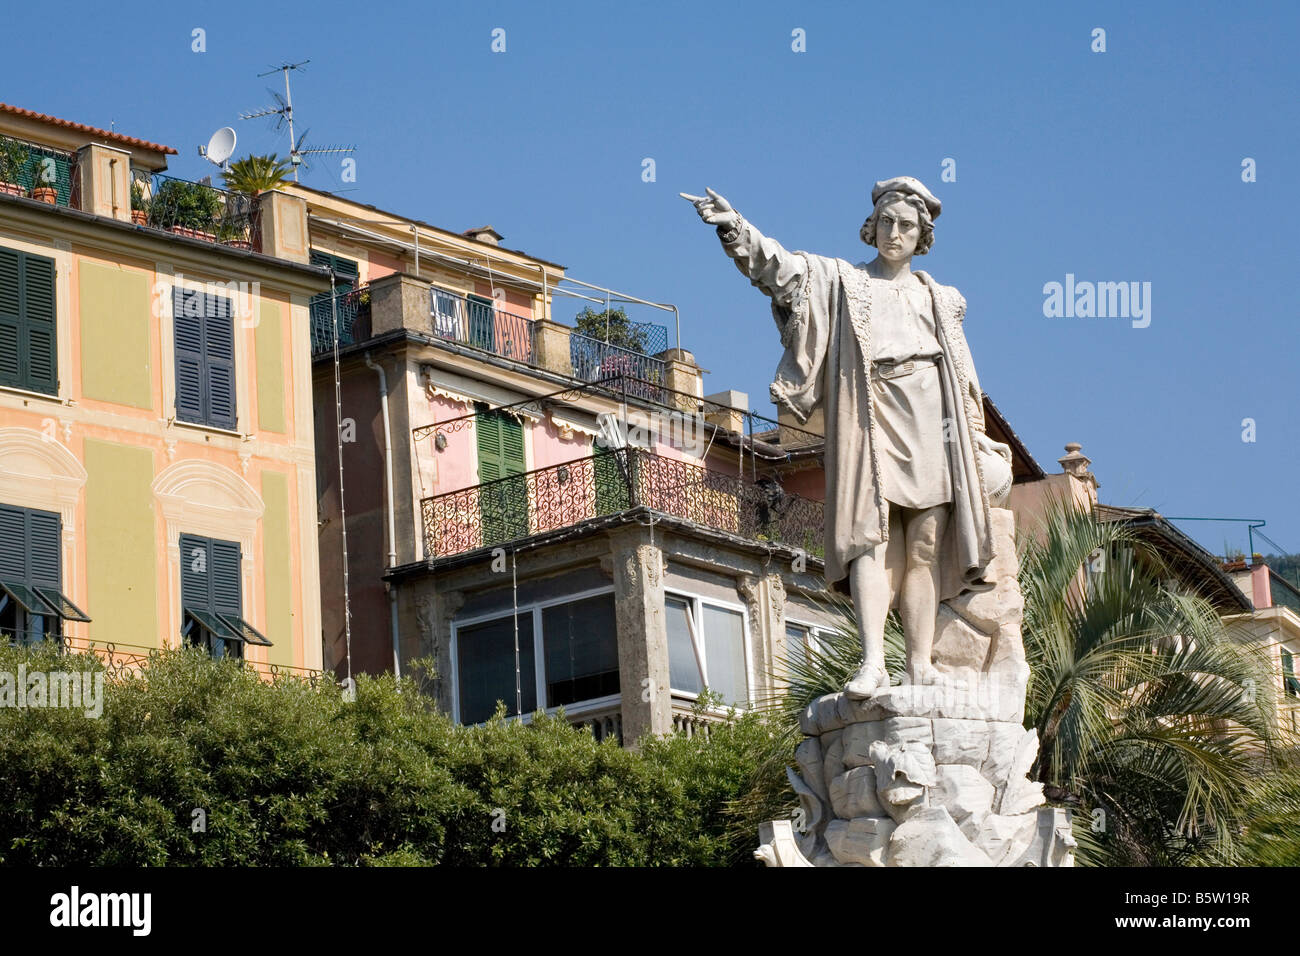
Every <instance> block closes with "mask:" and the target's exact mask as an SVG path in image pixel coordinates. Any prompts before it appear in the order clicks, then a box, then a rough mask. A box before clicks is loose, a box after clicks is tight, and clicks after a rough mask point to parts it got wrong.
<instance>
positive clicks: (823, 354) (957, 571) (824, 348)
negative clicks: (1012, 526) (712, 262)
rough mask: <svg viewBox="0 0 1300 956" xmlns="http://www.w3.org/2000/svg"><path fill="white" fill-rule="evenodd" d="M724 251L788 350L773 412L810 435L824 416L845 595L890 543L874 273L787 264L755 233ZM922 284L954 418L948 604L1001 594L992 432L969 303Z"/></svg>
mask: <svg viewBox="0 0 1300 956" xmlns="http://www.w3.org/2000/svg"><path fill="white" fill-rule="evenodd" d="M723 248H724V249H726V251H727V254H728V255H730V256H731V257H732V258H733V259H734V260H735V262H736V265H737V267H738V268H739V269H740V271H741V272H743V273H744V274H745V275H746V276H747V277H748V278H749V279H750V281H751V282H752V283H753V284H754V285H755V286H757V287H758V288H760V289H762V290H763V291H764V292H765V293H767V294H768V295H769V296H770V297H771V299H772V315H773V318H774V319H775V320H776V325H777V328H778V329H779V331H780V333H781V344H782V346H783V347H784V349H785V352H784V354H783V355H782V356H781V361H780V364H779V365H778V367H777V370H776V375H775V381H773V383H772V386H771V394H772V400H773V401H775V402H777V403H779V404H781V405H784V406H785V407H786V408H788V409H789V410H790V411H791V413H792V414H793V415H794V416H795V418H796V419H797V420H798V421H799V422H801V423H803V422H806V421H807V420H808V418H809V416H810V415H812V414H813V412H815V411H816V410H817V409H818V408H821V409H822V410H823V411H824V412H825V422H826V451H825V468H826V504H825V517H826V530H825V564H826V581H827V583H828V584H830V585H832V586H836V587H838V588H839V589H841V590H847V577H848V567H849V563H850V562H851V561H853V560H854V559H855V558H857V557H859V556H861V555H862V554H865V553H866V552H868V551H869V550H871V549H872V548H874V547H875V546H876V545H878V544H881V543H882V542H884V541H886V540H887V539H888V536H889V524H888V518H887V516H888V506H887V504H886V502H885V500H884V498H883V496H882V495H881V492H880V481H879V474H880V471H879V459H878V454H877V450H878V448H879V445H878V443H877V441H876V419H875V413H874V409H873V407H872V406H873V402H872V397H871V388H870V386H869V383H868V381H867V370H868V369H869V367H870V359H871V355H872V347H871V299H872V280H871V277H870V276H869V275H868V273H867V271H866V263H860V264H858V265H857V266H854V265H851V264H850V263H849V262H847V261H845V260H843V259H832V258H829V257H825V256H817V255H812V254H809V253H804V252H793V253H791V252H788V251H786V250H785V249H783V248H782V247H781V246H780V244H779V243H777V242H776V241H775V240H772V239H770V238H767V237H765V236H763V235H762V234H760V233H759V232H758V230H757V229H755V228H754V227H753V226H752V225H751V224H750V223H748V222H745V223H744V224H743V227H742V229H741V232H740V234H739V235H738V236H737V238H736V239H735V241H733V242H729V243H724V244H723ZM916 274H917V275H918V276H920V277H921V279H922V280H923V281H924V282H925V284H926V286H927V288H929V290H930V296H931V300H932V303H933V307H934V317H935V329H936V332H937V336H938V339H939V344H940V346H942V348H943V356H944V357H943V360H942V362H941V363H940V372H941V373H942V374H941V376H940V378H941V380H942V382H943V389H944V409H945V415H947V416H949V417H951V418H952V425H951V427H950V428H949V430H948V434H949V435H950V436H951V439H952V440H951V442H949V443H948V455H949V459H948V460H949V466H950V473H951V476H952V486H953V501H952V504H951V512H950V516H949V519H948V522H947V526H946V528H945V531H944V540H943V542H942V543H941V545H940V551H939V560H940V562H941V569H942V575H941V581H940V591H941V593H940V595H939V597H940V600H947V599H949V598H951V597H955V596H956V595H957V594H959V593H961V592H962V591H965V590H983V589H986V588H989V587H992V584H991V583H990V582H987V581H985V580H984V577H983V575H984V569H985V567H986V566H987V565H988V563H989V562H990V561H991V560H992V559H993V554H994V550H993V536H992V533H991V531H992V520H991V516H990V513H989V501H988V495H987V492H986V490H985V486H984V482H983V478H982V474H981V470H980V462H979V455H978V454H977V452H976V438H975V435H976V432H982V431H983V430H984V414H983V400H982V396H981V393H980V388H979V381H978V379H977V378H976V375H975V368H974V363H973V362H972V361H971V357H970V349H969V347H968V346H967V344H966V337H965V335H964V334H963V332H962V327H961V323H962V319H963V317H964V316H965V312H966V300H965V299H964V298H963V297H962V295H961V293H959V292H958V291H957V290H956V289H954V288H952V287H950V286H944V285H940V284H939V283H937V282H935V281H934V280H933V279H932V278H931V277H930V276H929V275H927V274H926V273H924V272H920V271H917V273H916ZM953 409H957V410H958V413H957V414H954V413H953Z"/></svg>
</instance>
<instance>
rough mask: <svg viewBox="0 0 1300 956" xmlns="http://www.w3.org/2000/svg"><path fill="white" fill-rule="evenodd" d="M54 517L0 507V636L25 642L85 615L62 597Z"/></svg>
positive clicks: (53, 634)
mask: <svg viewBox="0 0 1300 956" xmlns="http://www.w3.org/2000/svg"><path fill="white" fill-rule="evenodd" d="M60 524H61V521H60V518H59V515H58V514H57V513H56V512H53V511H33V510H31V509H29V508H14V507H11V506H9V505H0V636H2V637H3V638H4V640H6V641H9V642H11V643H17V644H31V643H34V642H36V641H40V640H44V639H45V638H54V639H56V640H57V639H58V638H60V637H62V635H63V622H64V621H82V622H88V621H89V620H90V618H88V617H86V615H85V614H84V613H82V611H81V609H80V608H78V607H77V606H76V605H75V604H73V603H72V602H71V601H69V600H68V599H67V598H66V597H64V595H63V583H62V575H61V573H60V572H61V570H62V569H61V568H60V561H59V554H60V541H61V539H62V534H61V528H60Z"/></svg>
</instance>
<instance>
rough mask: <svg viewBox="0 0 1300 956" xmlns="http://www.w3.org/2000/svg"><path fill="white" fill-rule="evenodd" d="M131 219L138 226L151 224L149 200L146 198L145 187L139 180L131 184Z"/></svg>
mask: <svg viewBox="0 0 1300 956" xmlns="http://www.w3.org/2000/svg"><path fill="white" fill-rule="evenodd" d="M131 221H132V222H133V223H135V224H136V225H137V226H147V225H149V200H147V199H145V198H144V187H143V186H141V185H140V183H139V182H134V183H132V184H131Z"/></svg>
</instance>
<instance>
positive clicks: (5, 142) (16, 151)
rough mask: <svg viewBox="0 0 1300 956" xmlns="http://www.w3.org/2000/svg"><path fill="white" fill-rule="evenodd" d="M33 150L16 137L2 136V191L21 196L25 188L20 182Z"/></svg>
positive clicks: (0, 186) (0, 151)
mask: <svg viewBox="0 0 1300 956" xmlns="http://www.w3.org/2000/svg"><path fill="white" fill-rule="evenodd" d="M30 157H31V152H30V151H29V150H28V149H27V147H26V146H24V145H23V144H22V143H20V142H18V140H16V139H9V138H8V137H0V193H7V194H8V195H10V196H21V195H22V194H23V193H24V192H26V190H25V189H23V187H22V186H21V185H20V184H19V180H20V179H21V178H22V175H23V170H24V169H26V168H27V160H28V159H29V158H30Z"/></svg>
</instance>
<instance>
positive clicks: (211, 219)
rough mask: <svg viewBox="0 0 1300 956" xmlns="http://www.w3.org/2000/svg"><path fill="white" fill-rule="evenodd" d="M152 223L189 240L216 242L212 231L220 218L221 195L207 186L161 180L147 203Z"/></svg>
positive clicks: (181, 181)
mask: <svg viewBox="0 0 1300 956" xmlns="http://www.w3.org/2000/svg"><path fill="white" fill-rule="evenodd" d="M149 208H150V212H151V213H152V214H153V220H154V224H155V225H157V226H159V227H161V228H163V229H170V230H171V231H172V232H174V233H176V234H177V235H181V236H189V237H190V238H193V239H207V240H213V239H216V238H217V237H216V234H215V233H214V232H213V231H212V230H213V229H214V228H215V226H216V223H217V220H218V218H219V217H220V215H221V195H220V193H219V192H218V191H217V190H215V189H213V188H212V187H211V186H205V185H203V184H202V183H190V182H186V181H185V180H183V179H165V180H163V182H162V184H161V185H160V186H159V187H158V189H157V191H156V192H155V193H154V197H153V200H152V201H151V203H150V207H149Z"/></svg>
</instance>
